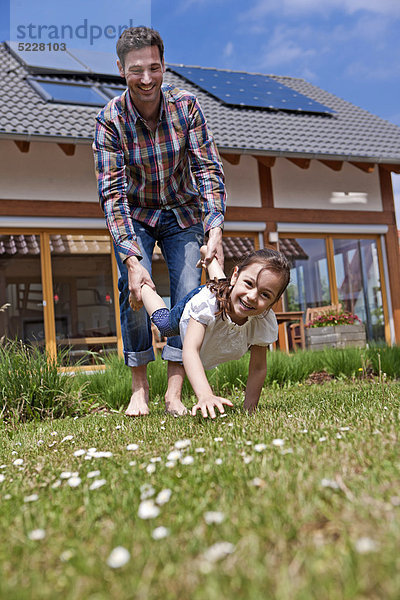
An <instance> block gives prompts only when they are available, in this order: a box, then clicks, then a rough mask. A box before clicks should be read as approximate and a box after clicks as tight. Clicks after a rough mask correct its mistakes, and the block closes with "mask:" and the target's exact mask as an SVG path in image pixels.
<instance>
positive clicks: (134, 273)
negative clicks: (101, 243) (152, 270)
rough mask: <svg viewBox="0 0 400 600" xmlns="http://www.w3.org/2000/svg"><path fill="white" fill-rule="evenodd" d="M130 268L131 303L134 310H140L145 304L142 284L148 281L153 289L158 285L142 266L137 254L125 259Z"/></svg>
mask: <svg viewBox="0 0 400 600" xmlns="http://www.w3.org/2000/svg"><path fill="white" fill-rule="evenodd" d="M125 264H126V266H127V268H128V282H129V291H130V297H129V304H130V305H131V308H132V310H139V309H140V308H142V306H143V302H142V286H143V285H144V284H145V283H146V284H147V285H148V286H150V287H151V289H153V290H155V289H156V286H155V285H154V283H153V280H152V279H151V277H150V274H149V272H148V271H147V269H145V268H144V267H142V265H141V264H140V262H139V261H138V259H137V258H136V257H135V256H130V257H129V258H127V260H126V261H125Z"/></svg>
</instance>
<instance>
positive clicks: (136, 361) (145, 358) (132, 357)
mask: <svg viewBox="0 0 400 600" xmlns="http://www.w3.org/2000/svg"><path fill="white" fill-rule="evenodd" d="M124 359H125V364H126V365H127V366H128V367H141V366H142V365H147V363H149V362H151V361H153V360H154V350H153V347H150V348H149V349H148V350H144V351H143V352H124Z"/></svg>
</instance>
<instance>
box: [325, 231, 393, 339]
mask: <svg viewBox="0 0 400 600" xmlns="http://www.w3.org/2000/svg"><path fill="white" fill-rule="evenodd" d="M333 250H334V260H335V270H336V284H337V291H338V299H339V302H341V303H342V305H343V309H344V310H348V311H349V312H352V313H353V314H356V315H357V316H358V317H359V318H360V319H361V321H363V323H364V324H365V328H366V331H367V338H368V339H369V340H374V341H385V319H384V313H383V298H382V287H381V279H380V272H379V259H378V248H377V242H376V240H375V239H359V240H356V239H336V238H334V239H333Z"/></svg>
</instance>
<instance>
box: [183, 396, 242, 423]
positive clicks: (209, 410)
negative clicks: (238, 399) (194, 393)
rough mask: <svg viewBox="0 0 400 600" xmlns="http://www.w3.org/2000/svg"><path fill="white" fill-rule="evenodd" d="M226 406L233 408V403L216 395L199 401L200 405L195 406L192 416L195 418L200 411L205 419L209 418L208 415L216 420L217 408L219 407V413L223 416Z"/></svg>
mask: <svg viewBox="0 0 400 600" xmlns="http://www.w3.org/2000/svg"><path fill="white" fill-rule="evenodd" d="M224 404H226V405H227V406H233V404H232V402H231V401H230V400H228V399H227V398H221V396H214V395H210V396H207V397H206V398H202V399H201V400H199V401H198V403H197V404H195V405H194V406H193V408H192V416H193V417H194V416H195V415H196V413H197V411H198V410H200V411H201V414H202V415H203V417H204V418H207V417H208V414H210V417H211V418H212V419H215V417H216V416H217V415H216V414H215V407H217V408H218V410H219V412H220V413H221V414H223V413H224V412H225V409H224Z"/></svg>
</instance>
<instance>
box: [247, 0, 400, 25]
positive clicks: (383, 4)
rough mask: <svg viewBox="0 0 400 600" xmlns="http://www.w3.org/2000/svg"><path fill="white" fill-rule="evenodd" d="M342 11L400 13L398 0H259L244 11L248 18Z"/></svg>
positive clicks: (325, 13) (323, 14)
mask: <svg viewBox="0 0 400 600" xmlns="http://www.w3.org/2000/svg"><path fill="white" fill-rule="evenodd" d="M334 11H342V12H345V13H347V14H354V13H355V12H357V11H363V12H370V13H373V14H381V15H388V16H390V17H391V18H393V17H394V16H396V15H400V3H399V2H398V0H379V1H377V0H323V2H321V0H281V1H280V2H276V0H259V1H258V2H256V3H255V5H254V6H253V7H252V8H250V10H248V11H246V12H245V13H243V15H244V17H245V18H246V19H250V20H253V19H254V20H256V21H257V20H259V19H260V18H262V17H265V16H266V15H268V14H271V13H275V14H279V15H280V16H299V15H300V16H304V15H306V14H312V15H316V14H319V15H322V16H324V17H326V16H327V15H328V13H331V12H334Z"/></svg>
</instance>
